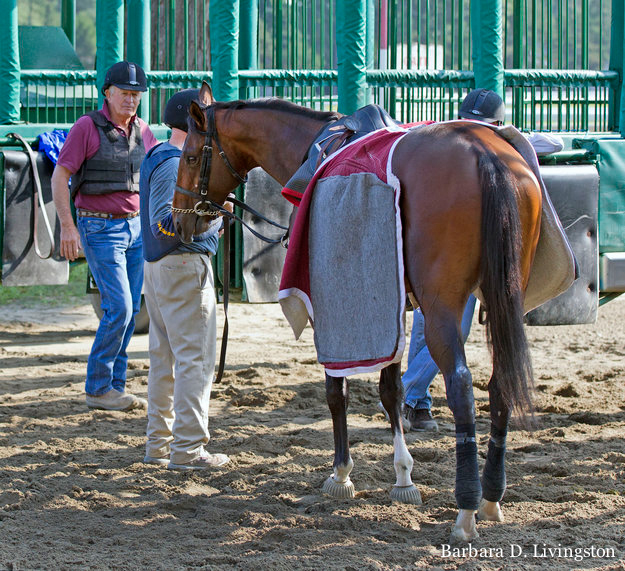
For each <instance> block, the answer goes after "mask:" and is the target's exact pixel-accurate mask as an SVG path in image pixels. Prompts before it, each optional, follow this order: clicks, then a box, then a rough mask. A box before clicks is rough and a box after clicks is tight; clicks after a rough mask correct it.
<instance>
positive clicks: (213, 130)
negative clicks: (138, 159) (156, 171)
mask: <svg viewBox="0 0 625 571" xmlns="http://www.w3.org/2000/svg"><path fill="white" fill-rule="evenodd" d="M206 121H207V128H206V131H197V133H198V134H200V135H203V136H204V144H203V145H202V162H201V163H200V178H199V181H198V190H197V192H194V191H192V190H188V189H186V188H182V187H181V186H178V185H176V187H175V188H176V192H180V193H181V194H184V195H185V196H190V197H191V198H196V197H199V198H200V200H198V202H196V203H195V205H194V206H193V208H175V207H174V206H172V207H171V211H172V212H177V213H180V214H196V215H197V216H209V217H211V218H216V217H217V216H219V215H222V216H224V217H225V218H226V220H227V222H226V221H224V256H223V304H224V329H223V334H222V336H221V350H220V355H219V367H218V369H217V374H216V375H215V381H214V382H215V383H219V382H221V379H222V377H223V372H224V366H225V364H226V348H227V346H228V300H229V285H230V255H229V254H230V224H231V223H232V222H234V221H237V222H240V223H241V224H242V225H243V226H245V227H246V228H247V229H248V230H249V231H250V232H251V233H252V234H254V236H256V237H257V238H260V239H261V240H263V241H265V242H268V243H270V244H277V243H281V244H282V245H284V244H285V240H286V238H287V236H288V228H287V227H286V226H282V225H280V224H278V223H277V222H274V221H272V220H270V219H269V218H267V217H265V216H264V215H263V214H261V213H260V212H257V211H256V210H254V209H253V208H251V207H249V206H248V205H247V204H245V203H244V202H242V201H241V200H239V199H238V198H235V197H234V196H230V197H228V200H229V201H230V202H232V204H234V205H235V206H238V207H239V208H241V209H243V210H246V211H247V212H249V213H250V214H252V215H254V216H256V217H258V218H260V219H261V220H264V221H265V222H267V223H268V224H271V225H272V226H276V227H278V228H281V229H282V230H285V234H284V235H283V236H280V237H279V238H275V239H273V238H267V237H265V236H263V235H262V234H260V233H259V232H257V231H256V230H254V229H253V228H252V227H251V226H250V225H249V224H247V223H246V222H244V221H243V219H241V217H239V216H237V215H236V214H234V213H233V212H230V211H229V210H227V209H226V208H224V206H223V205H221V204H219V203H217V202H215V201H214V200H210V199H209V198H208V182H209V179H210V173H211V166H212V161H213V146H212V142H213V141H215V145H217V149H218V151H219V156H220V157H221V159H222V160H223V162H224V164H225V165H226V167H227V168H228V170H229V171H230V174H231V175H232V177H233V178H234V179H235V180H236V181H237V182H238V183H239V184H245V183H246V182H247V174H245V175H244V176H241V175H240V174H239V173H238V172H237V171H236V169H235V168H234V167H233V166H232V163H231V162H230V161H229V160H228V157H227V156H226V153H225V152H224V150H223V147H222V146H221V142H220V141H219V135H218V134H217V126H216V124H215V110H214V109H212V108H211V107H208V108H207V109H206Z"/></svg>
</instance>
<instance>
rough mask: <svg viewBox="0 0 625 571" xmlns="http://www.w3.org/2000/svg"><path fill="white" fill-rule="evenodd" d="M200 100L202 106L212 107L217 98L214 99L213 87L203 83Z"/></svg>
mask: <svg viewBox="0 0 625 571" xmlns="http://www.w3.org/2000/svg"><path fill="white" fill-rule="evenodd" d="M198 99H199V100H200V103H201V104H202V105H212V104H213V102H214V101H215V98H214V97H213V90H212V89H211V86H210V85H208V83H206V81H202V87H200V94H199V96H198Z"/></svg>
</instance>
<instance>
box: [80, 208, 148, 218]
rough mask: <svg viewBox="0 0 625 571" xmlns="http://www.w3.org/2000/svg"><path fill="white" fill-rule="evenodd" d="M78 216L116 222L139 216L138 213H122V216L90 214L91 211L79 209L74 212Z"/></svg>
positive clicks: (136, 211) (100, 213) (102, 213)
mask: <svg viewBox="0 0 625 571" xmlns="http://www.w3.org/2000/svg"><path fill="white" fill-rule="evenodd" d="M76 214H77V215H78V216H87V217H90V218H107V219H109V220H117V219H120V218H136V217H137V216H139V211H138V210H135V212H124V213H123V214H111V213H109V212H91V210H82V209H81V208H79V209H77V210H76Z"/></svg>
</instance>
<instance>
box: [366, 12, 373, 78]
mask: <svg viewBox="0 0 625 571" xmlns="http://www.w3.org/2000/svg"><path fill="white" fill-rule="evenodd" d="M366 26H367V32H366V33H367V36H366V37H367V41H366V46H367V60H366V61H367V69H373V68H374V66H375V56H374V55H373V48H374V46H375V1H374V0H367V19H366Z"/></svg>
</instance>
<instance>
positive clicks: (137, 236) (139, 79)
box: [52, 61, 158, 410]
mask: <svg viewBox="0 0 625 571" xmlns="http://www.w3.org/2000/svg"><path fill="white" fill-rule="evenodd" d="M144 91H147V82H146V78H145V73H144V71H143V69H141V67H140V66H138V65H137V64H134V63H131V62H127V61H121V62H118V63H116V64H114V65H113V66H111V67H110V68H109V70H108V71H107V72H106V76H105V78H104V85H103V86H102V93H103V94H104V96H105V97H106V99H105V101H104V104H103V106H102V109H100V110H99V111H91V112H89V113H87V114H86V115H83V116H82V117H80V118H79V119H78V121H76V123H75V124H74V126H73V127H72V128H71V130H70V132H69V135H68V136H67V140H66V141H65V144H64V145H63V148H62V149H61V152H60V154H59V159H58V162H57V165H56V167H55V169H54V173H53V175H52V194H53V198H54V204H55V206H56V210H57V213H58V216H59V221H60V224H61V246H60V252H61V255H62V256H64V257H65V258H67V259H68V260H74V259H76V257H77V256H78V251H79V250H81V249H82V250H84V253H85V257H86V259H87V262H88V264H89V269H90V270H91V273H92V274H93V277H94V279H95V282H96V284H97V286H98V289H99V290H100V297H101V300H102V312H103V314H102V319H101V320H100V325H99V327H98V330H97V332H96V335H95V339H94V342H93V346H92V348H91V353H90V354H89V360H88V363H87V377H86V382H85V392H86V403H87V406H88V407H89V408H96V409H104V410H131V409H135V408H145V407H146V403H145V400H144V399H141V398H138V397H136V396H135V395H132V394H130V393H127V392H126V391H125V386H126V368H127V364H128V355H127V353H126V348H127V346H128V342H129V341H130V337H131V336H132V333H133V331H134V316H135V315H136V314H137V313H138V311H139V308H140V305H141V287H142V285H143V253H142V243H141V222H140V219H139V216H138V214H139V171H140V166H141V161H142V160H143V157H144V156H145V154H146V152H147V151H148V150H149V149H151V148H152V147H153V146H154V145H156V144H157V143H158V141H157V140H156V138H155V137H154V135H153V134H152V132H151V131H150V128H149V127H148V125H147V124H146V123H145V122H144V121H142V120H141V119H139V118H138V117H137V115H136V113H137V108H138V107H139V102H140V101H141V95H142V92H144ZM70 177H71V185H70ZM70 197H71V199H72V200H73V202H74V206H75V207H76V224H74V219H73V217H72V210H71V206H70Z"/></svg>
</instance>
